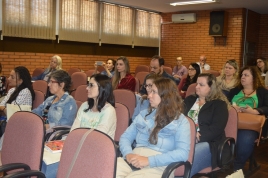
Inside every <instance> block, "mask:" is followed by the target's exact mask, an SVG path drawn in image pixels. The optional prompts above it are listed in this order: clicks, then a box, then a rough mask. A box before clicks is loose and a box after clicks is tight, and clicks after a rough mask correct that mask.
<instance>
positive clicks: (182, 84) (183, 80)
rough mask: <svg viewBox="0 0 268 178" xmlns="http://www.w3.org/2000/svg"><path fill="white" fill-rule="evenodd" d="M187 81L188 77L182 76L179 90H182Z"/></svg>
mask: <svg viewBox="0 0 268 178" xmlns="http://www.w3.org/2000/svg"><path fill="white" fill-rule="evenodd" d="M185 82H186V77H182V78H181V81H180V83H179V85H178V90H179V91H181V89H182V87H183V86H184V84H185Z"/></svg>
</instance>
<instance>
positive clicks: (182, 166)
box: [162, 117, 196, 178]
mask: <svg viewBox="0 0 268 178" xmlns="http://www.w3.org/2000/svg"><path fill="white" fill-rule="evenodd" d="M186 118H187V119H188V121H189V123H190V129H191V137H190V138H191V145H190V152H189V156H188V159H187V161H186V162H183V161H180V162H174V163H171V164H169V165H168V166H167V167H166V169H165V170H164V172H163V174H162V178H168V177H169V176H170V174H171V173H172V171H173V170H175V172H174V176H179V177H182V176H183V178H188V177H190V172H191V168H192V163H193V160H194V150H195V141H196V127H195V123H194V121H193V120H192V119H191V118H188V117H186Z"/></svg>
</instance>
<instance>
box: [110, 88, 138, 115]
mask: <svg viewBox="0 0 268 178" xmlns="http://www.w3.org/2000/svg"><path fill="white" fill-rule="evenodd" d="M113 93H114V99H115V102H117V103H122V104H124V105H126V107H127V108H128V111H129V115H130V117H131V116H132V115H133V113H134V109H135V107H136V96H135V94H134V92H133V91H130V90H126V89H115V90H114V91H113Z"/></svg>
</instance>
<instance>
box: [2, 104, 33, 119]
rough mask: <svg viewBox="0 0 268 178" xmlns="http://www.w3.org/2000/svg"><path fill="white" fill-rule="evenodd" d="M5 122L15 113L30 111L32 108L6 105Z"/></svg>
mask: <svg viewBox="0 0 268 178" xmlns="http://www.w3.org/2000/svg"><path fill="white" fill-rule="evenodd" d="M6 110H7V121H8V119H9V118H10V117H11V116H12V115H13V114H14V113H15V112H17V111H31V110H32V106H30V105H18V104H7V105H6Z"/></svg>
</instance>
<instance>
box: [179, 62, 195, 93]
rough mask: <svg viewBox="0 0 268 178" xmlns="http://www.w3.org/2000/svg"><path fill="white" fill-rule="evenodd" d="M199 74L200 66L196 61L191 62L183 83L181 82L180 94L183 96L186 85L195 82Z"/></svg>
mask: <svg viewBox="0 0 268 178" xmlns="http://www.w3.org/2000/svg"><path fill="white" fill-rule="evenodd" d="M199 74H200V67H199V65H198V64H197V63H191V64H190V65H189V68H188V75H187V78H186V80H185V83H183V84H182V88H181V91H180V94H181V96H182V97H183V98H184V96H185V92H186V91H187V89H188V87H189V86H190V85H191V84H193V83H196V80H197V77H198V75H199Z"/></svg>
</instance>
